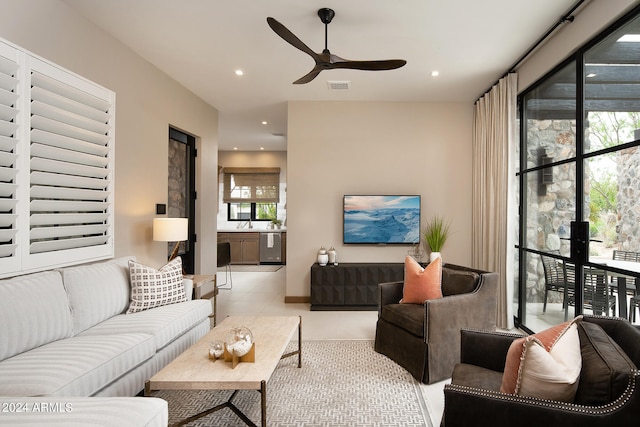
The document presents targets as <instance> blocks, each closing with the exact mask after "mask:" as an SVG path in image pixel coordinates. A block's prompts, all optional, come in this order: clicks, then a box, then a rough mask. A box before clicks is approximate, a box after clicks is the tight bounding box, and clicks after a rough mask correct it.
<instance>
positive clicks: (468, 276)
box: [442, 267, 480, 297]
mask: <svg viewBox="0 0 640 427" xmlns="http://www.w3.org/2000/svg"><path fill="white" fill-rule="evenodd" d="M479 281H480V275H479V274H478V273H476V272H474V271H463V270H456V269H452V268H446V267H444V268H443V269H442V295H444V296H445V297H446V296H449V295H459V294H468V293H469V292H473V291H475V290H476V288H477V287H478V282H479Z"/></svg>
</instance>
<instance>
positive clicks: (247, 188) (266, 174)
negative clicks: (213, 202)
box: [222, 168, 280, 203]
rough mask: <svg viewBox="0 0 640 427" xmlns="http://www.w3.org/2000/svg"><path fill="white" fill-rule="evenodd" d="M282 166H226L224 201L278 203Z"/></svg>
mask: <svg viewBox="0 0 640 427" xmlns="http://www.w3.org/2000/svg"><path fill="white" fill-rule="evenodd" d="M279 200H280V168H224V196H223V198H222V201H223V202H224V203H267V202H270V203H278V201H279Z"/></svg>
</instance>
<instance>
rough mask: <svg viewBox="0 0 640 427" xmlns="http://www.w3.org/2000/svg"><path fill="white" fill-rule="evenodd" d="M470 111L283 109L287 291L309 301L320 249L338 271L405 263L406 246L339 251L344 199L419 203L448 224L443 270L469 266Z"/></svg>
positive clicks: (438, 106)
mask: <svg viewBox="0 0 640 427" xmlns="http://www.w3.org/2000/svg"><path fill="white" fill-rule="evenodd" d="M471 125H472V104H471V103H394V102H388V103H372V102H290V103H289V118H288V137H287V145H288V151H287V172H288V178H287V212H288V218H287V290H286V295H287V297H288V298H291V297H304V296H309V295H310V289H309V283H310V282H309V280H310V278H309V270H310V267H311V265H312V264H313V263H314V262H315V260H316V254H317V251H318V249H319V248H320V246H322V245H324V246H326V247H329V246H332V245H333V246H335V248H336V250H337V253H338V261H339V262H403V261H404V257H405V255H406V253H407V250H408V249H410V247H409V246H394V245H389V246H360V245H343V244H342V197H343V195H345V194H419V195H421V196H422V221H423V223H424V222H425V220H426V219H427V218H430V217H431V216H433V215H434V214H441V215H444V216H445V217H447V218H449V219H451V221H452V229H453V234H452V236H451V238H450V240H449V241H447V244H446V245H445V247H444V250H443V258H444V259H445V262H450V263H457V264H466V265H468V264H469V263H470V262H471V245H470V243H469V239H470V238H471V215H472V213H471Z"/></svg>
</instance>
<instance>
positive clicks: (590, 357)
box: [575, 322, 636, 405]
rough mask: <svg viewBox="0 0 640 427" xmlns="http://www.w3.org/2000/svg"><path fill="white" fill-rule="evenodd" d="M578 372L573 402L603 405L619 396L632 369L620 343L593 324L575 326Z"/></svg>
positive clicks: (631, 364)
mask: <svg viewBox="0 0 640 427" xmlns="http://www.w3.org/2000/svg"><path fill="white" fill-rule="evenodd" d="M578 333H579V335H580V348H581V352H582V371H581V373H580V383H579V386H578V392H577V393H576V399H575V403H578V404H580V405H604V404H607V403H610V402H613V401H614V400H615V399H617V398H618V397H620V396H621V395H622V393H623V392H624V390H625V389H626V388H627V386H628V385H629V373H630V372H631V371H632V370H634V369H636V366H635V364H634V363H633V362H632V361H631V359H629V357H628V356H627V355H626V354H625V352H624V351H623V350H622V349H621V348H620V346H619V345H618V344H617V343H616V342H615V341H614V340H613V339H612V338H611V337H610V336H609V335H607V333H606V332H605V331H604V330H603V329H602V328H601V327H600V326H599V325H597V324H595V323H591V322H581V323H580V325H579V326H578Z"/></svg>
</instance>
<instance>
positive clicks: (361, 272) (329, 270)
mask: <svg viewBox="0 0 640 427" xmlns="http://www.w3.org/2000/svg"><path fill="white" fill-rule="evenodd" d="M403 279H404V263H401V262H395V263H391V262H389V263H340V264H338V265H337V266H334V265H326V266H324V267H321V266H320V265H319V264H318V263H315V264H313V265H312V266H311V310H315V311H320V310H377V309H378V298H379V296H378V293H379V292H378V284H379V283H384V282H395V281H399V280H403Z"/></svg>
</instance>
